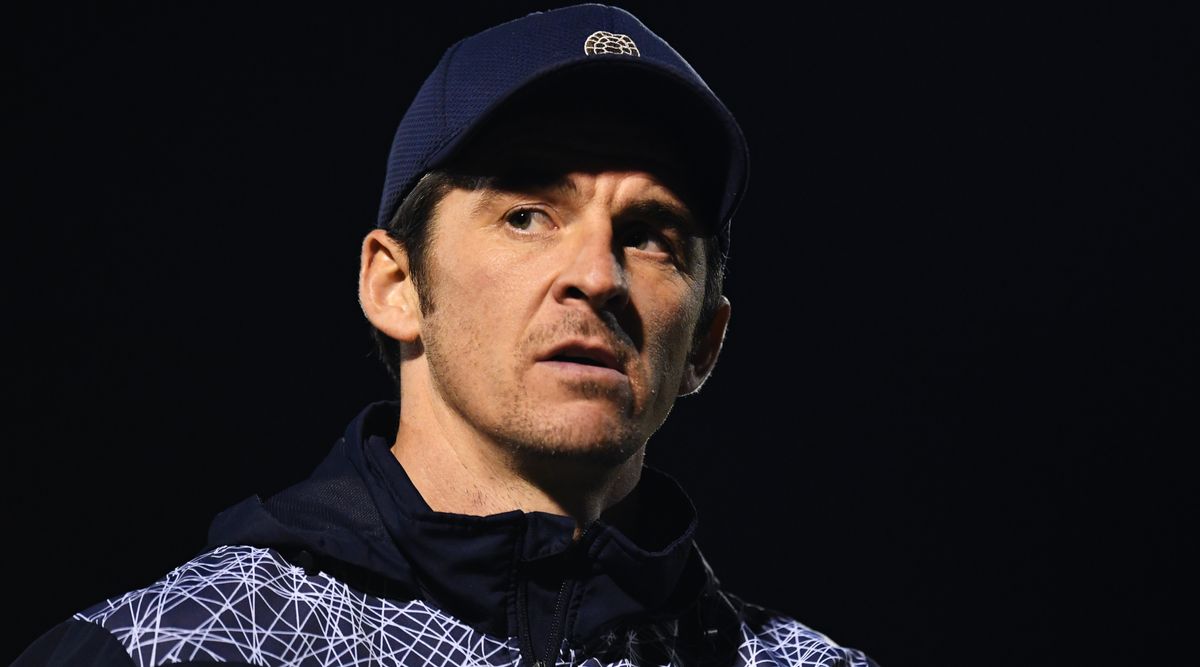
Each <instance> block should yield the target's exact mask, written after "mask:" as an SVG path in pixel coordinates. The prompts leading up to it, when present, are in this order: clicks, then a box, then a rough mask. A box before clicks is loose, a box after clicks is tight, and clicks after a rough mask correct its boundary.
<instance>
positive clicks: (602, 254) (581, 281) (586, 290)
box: [554, 220, 629, 312]
mask: <svg viewBox="0 0 1200 667" xmlns="http://www.w3.org/2000/svg"><path fill="white" fill-rule="evenodd" d="M576 232H577V233H578V236H577V237H576V238H575V239H574V242H572V243H568V244H567V247H566V249H565V250H566V253H567V258H566V266H565V267H564V268H563V271H562V273H560V274H559V276H558V280H557V281H556V283H555V286H554V293H555V298H556V299H558V301H559V302H560V303H567V302H568V301H573V300H579V301H586V302H587V303H588V304H589V305H590V306H591V307H592V308H594V309H596V310H609V311H613V312H616V311H619V310H621V309H622V308H624V307H625V305H626V304H627V303H628V302H629V276H628V275H627V274H626V270H625V265H624V256H623V254H621V252H620V249H619V248H615V247H614V243H613V229H612V224H611V223H610V222H609V221H607V220H606V221H605V222H604V224H593V225H587V226H585V225H582V224H581V225H580V226H579V227H578V228H576Z"/></svg>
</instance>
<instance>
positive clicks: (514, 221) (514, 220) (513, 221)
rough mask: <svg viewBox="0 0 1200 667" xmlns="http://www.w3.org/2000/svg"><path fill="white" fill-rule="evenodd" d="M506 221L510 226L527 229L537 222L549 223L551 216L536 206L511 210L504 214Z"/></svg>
mask: <svg viewBox="0 0 1200 667" xmlns="http://www.w3.org/2000/svg"><path fill="white" fill-rule="evenodd" d="M504 221H505V222H506V223H508V225H509V226H510V227H513V228H514V229H519V230H521V231H527V230H529V229H530V228H531V227H533V226H534V225H537V224H542V225H549V224H550V218H549V216H547V215H546V214H545V213H544V212H543V211H540V210H538V209H536V208H520V209H517V210H515V211H510V212H509V213H507V214H506V215H505V216H504Z"/></svg>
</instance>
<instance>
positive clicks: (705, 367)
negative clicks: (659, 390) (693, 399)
mask: <svg viewBox="0 0 1200 667" xmlns="http://www.w3.org/2000/svg"><path fill="white" fill-rule="evenodd" d="M720 298H721V303H720V305H718V306H717V310H716V312H714V313H713V317H712V320H711V321H710V322H709V323H708V328H707V329H706V330H705V331H704V334H703V337H702V338H700V339H699V340H697V341H696V344H695V345H694V346H693V347H692V351H691V352H690V353H689V354H688V360H687V366H686V367H685V368H684V371H683V379H682V380H681V382H680V383H679V395H680V396H686V395H688V394H694V393H696V392H697V391H700V387H702V386H704V382H705V380H707V379H708V376H709V375H711V374H712V370H713V368H714V367H716V365H717V357H718V356H719V355H720V354H721V344H722V343H724V342H725V330H726V329H727V328H728V327H729V313H730V305H729V299H727V298H725V296H724V295H721V297H720Z"/></svg>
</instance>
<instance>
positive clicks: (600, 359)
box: [538, 340, 624, 375]
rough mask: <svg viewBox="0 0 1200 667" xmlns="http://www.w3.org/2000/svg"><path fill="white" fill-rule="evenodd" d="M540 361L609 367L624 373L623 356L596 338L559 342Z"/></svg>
mask: <svg viewBox="0 0 1200 667" xmlns="http://www.w3.org/2000/svg"><path fill="white" fill-rule="evenodd" d="M538 361H539V362H551V363H556V364H573V365H578V366H585V367H594V368H598V369H609V370H613V371H616V372H618V373H621V374H622V375H624V371H623V370H622V368H623V366H624V364H623V363H622V360H621V356H620V355H619V354H617V352H616V351H614V350H613V349H612V348H610V347H608V346H607V345H605V344H604V343H602V342H600V341H594V340H570V341H565V342H562V343H559V344H558V345H555V346H554V347H553V348H551V349H550V350H549V351H547V352H546V353H544V354H542V355H540V357H539V359H538Z"/></svg>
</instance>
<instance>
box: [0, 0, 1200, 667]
mask: <svg viewBox="0 0 1200 667" xmlns="http://www.w3.org/2000/svg"><path fill="white" fill-rule="evenodd" d="M44 4H46V5H51V6H50V7H46V8H38V9H33V8H32V6H24V7H22V6H20V5H18V6H12V5H10V6H9V8H8V9H6V10H4V12H5V14H7V15H8V18H7V19H6V20H4V21H0V23H3V24H5V26H6V27H5V28H4V31H5V33H7V34H6V36H5V42H6V44H7V45H8V47H7V48H8V49H11V51H10V54H11V55H10V56H9V57H8V58H6V60H8V61H9V62H10V63H12V62H15V64H16V67H15V68H11V69H10V68H4V69H5V70H6V71H5V73H4V74H3V76H4V79H3V84H4V88H5V89H6V91H7V94H6V95H5V96H4V101H3V108H4V111H5V116H6V117H7V118H9V119H10V120H9V123H8V127H9V131H8V134H9V135H10V138H9V139H8V140H6V146H7V147H6V149H5V153H6V157H8V158H9V159H8V160H6V162H9V163H10V176H9V178H7V179H6V181H7V183H6V186H7V187H6V188H5V190H6V195H5V200H6V201H5V204H6V208H7V207H9V206H11V207H12V212H10V213H9V214H8V215H7V216H6V218H7V219H6V221H5V224H4V225H3V226H2V227H3V235H4V237H5V241H4V242H3V250H2V252H3V257H4V266H5V272H6V273H8V274H9V275H8V276H7V277H6V279H5V281H4V285H5V287H4V294H3V298H4V310H3V312H4V320H5V322H6V324H5V326H4V328H5V330H6V338H7V340H8V341H9V342H8V343H6V345H5V346H4V347H5V362H4V369H5V370H4V376H5V378H6V380H7V382H6V383H5V389H4V391H5V395H4V397H3V398H4V406H5V411H6V414H5V416H4V420H3V421H4V433H3V438H4V440H3V442H4V444H5V448H4V457H5V464H4V472H5V477H6V479H5V485H4V494H5V495H4V502H5V507H6V511H5V532H6V534H7V537H6V539H5V548H4V550H3V552H4V576H5V578H6V580H7V581H8V582H9V584H8V585H9V591H10V592H9V595H10V601H9V609H10V610H15V611H10V614H9V621H7V622H6V626H7V629H6V630H5V632H4V637H5V639H4V645H3V646H2V647H0V658H6V659H12V658H13V657H15V656H16V655H17V653H19V652H20V650H21V648H22V647H23V646H25V645H27V644H28V643H29V642H31V641H32V640H33V639H34V638H35V637H36V636H37V635H38V634H40V633H41V632H42V631H44V630H46V629H48V628H49V627H50V626H52V625H53V624H55V623H57V622H58V621H60V620H62V619H64V618H66V617H68V616H69V615H70V614H72V613H74V612H76V611H79V610H81V609H83V608H85V607H87V606H89V605H91V604H93V603H95V602H98V601H100V600H102V599H104V598H105V597H108V596H112V595H114V594H117V593H120V592H124V591H126V590H129V589H133V588H139V587H142V586H145V585H147V584H149V583H150V582H151V581H153V580H154V579H156V578H158V577H159V576H161V575H162V574H164V573H165V572H166V571H167V570H169V569H171V568H172V567H174V566H176V565H178V564H180V563H182V562H183V561H184V560H186V559H188V558H189V557H190V556H192V555H193V554H194V553H195V552H196V551H197V550H198V549H200V548H201V547H202V545H203V542H204V536H205V531H206V528H207V525H208V522H209V520H210V519H211V517H212V516H213V515H214V514H215V513H216V512H217V511H219V510H221V509H223V508H224V507H226V506H228V505H230V504H232V503H234V502H236V501H238V500H240V499H242V498H244V497H246V496H248V495H250V494H252V493H255V492H261V493H269V492H271V491H274V490H277V489H280V488H282V487H284V486H286V485H288V484H290V483H291V482H293V481H297V480H299V479H301V478H303V477H304V476H306V475H307V473H308V471H309V470H310V469H311V468H312V467H313V466H314V465H315V464H316V463H317V462H318V461H319V460H320V459H321V458H322V457H323V456H324V454H325V452H326V451H327V448H328V447H329V446H330V445H331V444H332V442H333V441H334V439H335V438H337V437H338V436H339V435H340V434H341V431H342V429H343V427H344V425H345V423H346V422H347V421H349V420H350V419H351V418H352V417H353V416H354V415H355V414H356V413H357V411H358V410H359V409H360V408H361V407H362V406H363V405H364V404H366V403H367V402H369V401H372V400H377V399H380V398H387V397H389V395H390V392H391V386H390V383H389V380H388V379H387V377H386V375H385V373H384V371H383V370H382V367H381V366H379V364H378V363H377V362H376V361H375V360H374V358H373V357H372V354H371V352H372V346H371V343H370V341H369V338H368V334H367V326H366V324H365V321H364V319H363V317H362V315H361V313H360V311H359V309H358V306H357V303H356V279H357V261H358V248H359V242H360V240H361V237H362V236H363V234H365V233H366V232H367V231H368V230H369V229H370V228H371V226H372V223H373V220H374V216H375V210H376V206H377V204H378V197H379V191H380V188H381V185H382V181H383V170H384V162H385V157H386V153H387V150H388V145H389V143H390V141H391V137H392V133H393V131H394V128H395V125H396V123H397V122H398V120H399V118H400V116H401V115H402V113H403V111H404V110H405V108H406V107H407V105H408V103H409V101H410V100H411V97H412V95H413V94H414V93H415V91H416V89H417V87H418V86H419V84H420V82H421V81H422V80H423V78H424V77H425V75H426V74H427V73H428V72H429V71H430V70H431V69H432V67H433V66H434V64H435V63H436V62H437V59H438V58H439V57H440V55H441V53H442V51H443V50H444V49H445V48H446V47H447V46H449V45H450V44H451V43H453V42H454V41H456V40H457V39H459V38H460V37H463V36H465V35H467V34H470V33H473V32H476V31H478V30H482V29H484V28H486V27H488V26H490V25H493V24H495V23H498V22H500V21H503V20H507V19H510V18H515V17H517V16H520V15H522V14H523V13H525V12H526V11H531V10H533V9H538V8H544V7H546V6H547V5H542V4H536V5H535V4H532V3H503V4H502V3H429V6H428V7H426V8H424V9H414V8H411V7H405V6H404V5H403V3H391V5H390V6H388V7H372V8H360V9H348V8H343V7H336V8H335V7H334V6H332V5H329V6H326V7H323V8H300V7H299V6H298V5H295V4H292V5H277V6H259V7H258V8H255V9H247V8H246V7H244V6H240V5H231V6H227V7H217V6H213V5H211V4H208V3H181V4H180V6H172V7H165V6H157V7H156V6H140V7H139V6H135V5H129V4H120V5H117V6H108V7H103V8H102V7H96V6H82V5H75V6H56V5H60V3H44ZM149 4H150V3H147V5H149ZM159 4H165V3H159ZM172 4H173V5H174V4H175V3H172ZM247 4H248V3H247ZM623 4H624V6H626V7H628V8H629V9H631V10H633V11H634V13H636V14H638V16H639V17H640V18H642V20H643V21H645V22H646V23H647V24H648V25H650V26H651V27H652V28H654V29H655V30H656V31H658V32H659V33H660V34H661V35H662V36H664V37H665V38H666V39H667V40H668V41H669V42H671V43H672V44H673V45H674V46H675V47H676V48H677V49H678V50H679V51H680V52H681V53H683V54H684V55H685V56H686V57H687V58H688V59H689V60H690V61H691V62H692V64H693V65H694V66H695V67H696V69H697V70H698V71H700V72H701V73H702V75H703V76H704V77H705V78H706V80H707V81H708V83H709V84H710V86H711V87H712V88H713V89H714V90H715V91H716V92H717V93H718V94H719V95H720V96H721V97H722V98H723V99H724V100H725V102H726V103H727V105H728V106H729V107H730V108H731V109H732V110H733V111H734V113H735V114H736V115H737V117H738V118H739V119H740V121H741V123H742V125H743V128H744V129H745V132H746V134H747V136H748V138H749V142H750V147H751V153H752V169H751V172H752V177H751V184H750V190H749V194H748V198H747V199H746V201H745V203H744V205H743V207H742V209H741V210H740V212H739V214H738V216H737V218H736V223H735V225H734V233H733V257H732V259H731V265H730V273H729V279H728V283H727V292H728V294H729V296H730V298H731V300H732V302H733V304H734V317H733V320H732V324H731V328H730V331H729V336H728V338H727V340H726V346H725V351H724V356H723V357H722V361H721V363H720V365H719V366H718V368H717V371H716V374H715V376H714V378H713V379H712V381H711V382H710V383H709V385H708V386H707V387H706V388H705V390H704V392H703V393H702V395H700V396H698V397H692V398H688V399H686V400H682V401H680V402H679V404H677V406H676V409H675V413H674V415H673V416H672V418H671V419H670V420H669V421H668V423H667V425H666V426H665V427H664V428H663V430H662V431H661V432H660V433H659V435H657V436H656V437H655V438H654V439H653V440H652V441H651V444H650V450H649V451H650V454H649V460H650V462H651V463H652V464H655V465H658V466H660V467H662V468H665V469H666V470H668V471H670V472H672V473H673V474H675V475H676V476H677V477H679V478H680V479H681V481H682V482H683V484H684V485H685V487H687V488H688V489H689V490H690V491H691V492H692V493H693V494H694V497H695V500H696V503H697V505H698V507H699V509H700V513H701V520H702V532H701V545H702V547H704V549H705V553H706V555H707V557H708V558H709V560H710V561H711V562H712V563H713V565H714V567H715V569H716V570H717V572H718V574H719V575H720V576H721V577H722V580H723V581H724V583H725V584H726V585H727V587H728V588H730V589H731V590H733V591H735V592H738V593H740V594H742V595H743V596H744V597H746V598H748V599H750V600H753V601H756V602H759V603H761V604H765V605H768V606H773V607H776V608H779V609H781V610H784V611H786V612H789V613H791V614H793V615H795V616H797V617H798V618H800V619H801V620H802V621H804V622H805V623H807V624H809V625H812V626H813V627H815V628H817V629H819V630H821V631H823V632H826V633H828V634H829V635H831V636H832V637H833V638H834V639H836V640H837V641H839V642H840V643H843V644H846V645H850V646H855V647H859V648H862V649H864V650H866V651H868V652H869V653H870V654H872V655H873V656H874V657H875V658H876V659H877V660H879V661H880V662H881V663H882V664H883V665H884V666H885V667H888V666H892V667H894V666H896V665H918V664H920V665H964V664H972V665H1042V664H1114V665H1115V664H1151V663H1154V662H1157V661H1162V662H1170V663H1172V664H1183V663H1187V662H1191V661H1194V660H1195V648H1194V646H1195V641H1196V631H1195V625H1194V619H1195V613H1194V607H1195V600H1196V597H1195V593H1196V591H1195V590H1194V588H1192V587H1191V585H1190V584H1191V582H1190V581H1189V579H1190V578H1191V577H1190V574H1191V571H1192V570H1193V569H1194V568H1195V562H1196V561H1197V560H1200V559H1198V558H1197V556H1198V554H1197V551H1198V550H1197V548H1196V538H1195V533H1196V512H1195V509H1196V507H1195V506H1196V495H1197V494H1196V486H1197V484H1196V473H1195V468H1194V466H1193V460H1194V457H1193V455H1192V452H1191V450H1192V449H1193V448H1194V447H1195V446H1196V444H1197V442H1200V439H1198V438H1197V437H1196V436H1197V432H1196V431H1197V429H1196V428H1195V427H1194V425H1193V423H1192V420H1193V418H1194V417H1195V415H1196V413H1197V410H1196V408H1197V400H1196V399H1197V393H1198V392H1197V382H1196V373H1197V370H1198V368H1197V360H1196V332H1197V329H1196V326H1195V325H1196V316H1195V313H1196V310H1195V303H1194V302H1195V301H1196V298H1197V297H1196V291H1195V290H1194V288H1191V287H1188V284H1189V283H1190V281H1191V280H1192V279H1194V278H1195V277H1196V275H1195V274H1196V271H1195V264H1196V252H1197V247H1198V246H1197V244H1196V235H1195V233H1194V231H1193V230H1194V227H1195V224H1196V222H1197V216H1196V211H1197V207H1196V203H1197V202H1196V185H1197V172H1196V169H1195V167H1196V159H1195V158H1196V155H1197V145H1196V138H1197V133H1196V119H1197V107H1196V105H1195V104H1194V101H1195V96H1196V92H1197V69H1196V65H1197V63H1196V58H1195V49H1196V47H1195V44H1196V42H1197V38H1196V31H1195V25H1196V24H1195V23H1194V22H1191V21H1188V20H1186V17H1184V16H1182V15H1173V14H1168V13H1158V14H1151V13H1147V12H1145V11H1138V12H1131V11H1128V10H1115V9H1106V8H1096V7H1093V8H1090V9H1087V10H1080V11H1066V10H1063V11H1047V10H1046V9H1036V10H1031V9H1029V8H1023V9H1008V8H1006V7H1005V6H1002V5H992V6H990V7H986V8H984V7H977V8H971V9H967V8H961V7H960V8H957V9H947V8H941V9H936V10H935V9H911V8H900V7H895V6H892V4H895V3H891V4H888V5H882V6H879V7H865V6H862V5H858V4H853V5H852V4H851V3H825V4H814V5H812V6H806V7H793V8H791V9H779V8H769V6H767V5H763V6H761V7H758V8H755V7H751V6H749V5H747V4H745V3H738V4H736V5H732V6H729V7H725V8H712V9H701V8H699V7H698V6H697V5H694V4H693V3H684V2H672V3H653V4H652V3H623Z"/></svg>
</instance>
